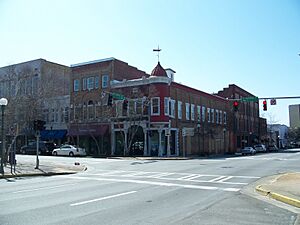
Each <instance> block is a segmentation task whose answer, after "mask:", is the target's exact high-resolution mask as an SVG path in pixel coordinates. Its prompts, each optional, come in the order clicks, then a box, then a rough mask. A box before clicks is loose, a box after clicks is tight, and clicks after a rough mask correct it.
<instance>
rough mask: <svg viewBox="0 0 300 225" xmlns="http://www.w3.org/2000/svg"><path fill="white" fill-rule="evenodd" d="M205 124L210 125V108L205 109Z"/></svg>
mask: <svg viewBox="0 0 300 225" xmlns="http://www.w3.org/2000/svg"><path fill="white" fill-rule="evenodd" d="M207 122H209V123H210V108H207Z"/></svg>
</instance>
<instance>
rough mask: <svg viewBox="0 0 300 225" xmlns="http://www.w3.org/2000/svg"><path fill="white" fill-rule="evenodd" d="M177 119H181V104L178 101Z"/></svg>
mask: <svg viewBox="0 0 300 225" xmlns="http://www.w3.org/2000/svg"><path fill="white" fill-rule="evenodd" d="M177 113H178V119H182V102H181V101H178V112H177Z"/></svg>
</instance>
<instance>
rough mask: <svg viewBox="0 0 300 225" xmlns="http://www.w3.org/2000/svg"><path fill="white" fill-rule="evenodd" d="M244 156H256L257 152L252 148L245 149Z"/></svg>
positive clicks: (242, 151) (243, 150)
mask: <svg viewBox="0 0 300 225" xmlns="http://www.w3.org/2000/svg"><path fill="white" fill-rule="evenodd" d="M241 153H242V155H254V154H255V153H256V150H255V149H254V148H252V147H245V148H243V149H242V150H241Z"/></svg>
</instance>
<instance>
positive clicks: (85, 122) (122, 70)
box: [68, 58, 149, 155]
mask: <svg viewBox="0 0 300 225" xmlns="http://www.w3.org/2000/svg"><path fill="white" fill-rule="evenodd" d="M71 71H72V72H71V73H72V75H71V84H72V90H71V94H70V123H69V132H68V135H69V137H70V142H71V143H73V144H77V145H80V146H83V147H85V148H86V149H87V151H88V154H92V155H109V154H110V151H109V152H108V151H107V149H109V150H110V146H111V142H110V140H111V139H110V133H111V132H110V121H111V110H112V108H111V107H110V106H107V97H108V94H107V93H109V92H110V89H111V81H112V80H118V81H122V80H123V79H125V78H126V79H135V78H140V77H143V76H144V77H148V76H149V75H147V74H146V73H145V72H143V71H140V70H138V69H137V68H135V67H132V66H130V65H128V64H127V63H125V62H122V61H120V60H118V59H115V58H107V59H101V60H95V61H90V62H85V63H78V64H74V65H71Z"/></svg>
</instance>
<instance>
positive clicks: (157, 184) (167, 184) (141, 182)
mask: <svg viewBox="0 0 300 225" xmlns="http://www.w3.org/2000/svg"><path fill="white" fill-rule="evenodd" d="M67 178H70V179H79V180H96V181H112V182H122V183H135V184H148V185H156V186H165V187H181V188H189V189H201V190H221V191H230V192H237V191H239V190H240V189H239V188H220V187H212V186H200V185H185V184H175V183H166V182H153V181H143V180H128V179H126V180H125V179H124V180H123V179H114V178H91V177H67Z"/></svg>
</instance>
